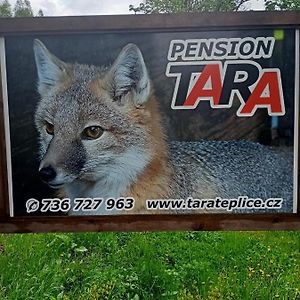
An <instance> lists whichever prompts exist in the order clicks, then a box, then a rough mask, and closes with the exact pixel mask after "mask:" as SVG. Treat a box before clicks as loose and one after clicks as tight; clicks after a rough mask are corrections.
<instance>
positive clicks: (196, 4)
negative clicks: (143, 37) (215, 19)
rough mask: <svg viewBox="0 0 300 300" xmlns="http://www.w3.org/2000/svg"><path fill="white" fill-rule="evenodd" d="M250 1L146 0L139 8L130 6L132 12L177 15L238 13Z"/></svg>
mask: <svg viewBox="0 0 300 300" xmlns="http://www.w3.org/2000/svg"><path fill="white" fill-rule="evenodd" d="M248 1H249V0H222V1H220V0H146V1H145V3H140V5H139V6H137V7H134V6H133V5H130V6H129V10H130V11H134V12H135V13H137V12H142V13H145V14H153V13H177V12H197V11H238V10H241V9H242V7H243V4H244V3H246V2H248Z"/></svg>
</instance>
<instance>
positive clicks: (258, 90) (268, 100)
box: [237, 70, 285, 117]
mask: <svg viewBox="0 0 300 300" xmlns="http://www.w3.org/2000/svg"><path fill="white" fill-rule="evenodd" d="M279 84H281V79H280V73H279V70H276V71H265V72H264V73H263V74H262V76H261V78H260V80H259V81H258V83H257V85H256V87H255V88H254V90H253V92H252V94H251V96H250V97H249V99H248V101H247V102H246V103H245V105H244V106H243V107H242V108H240V109H239V111H238V112H237V115H238V116H245V117H247V116H253V115H254V113H255V111H256V109H257V108H258V107H267V108H268V113H269V116H282V115H284V114H285V107H284V100H283V95H282V93H280V89H279V88H280V87H279ZM266 88H269V94H268V96H263V92H264V91H265V89H266Z"/></svg>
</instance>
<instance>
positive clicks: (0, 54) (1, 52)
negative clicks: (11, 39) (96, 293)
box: [0, 37, 14, 217]
mask: <svg viewBox="0 0 300 300" xmlns="http://www.w3.org/2000/svg"><path fill="white" fill-rule="evenodd" d="M0 65H1V83H2V96H3V112H4V129H5V144H6V166H7V179H8V197H9V215H10V216H11V217H13V216H14V206H13V187H12V170H11V146H10V132H9V128H10V126H9V111H8V97H7V79H6V59H5V39H4V37H0Z"/></svg>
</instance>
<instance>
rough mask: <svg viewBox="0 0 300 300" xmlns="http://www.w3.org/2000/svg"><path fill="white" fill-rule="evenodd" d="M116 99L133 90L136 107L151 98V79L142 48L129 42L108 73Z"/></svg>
mask: <svg viewBox="0 0 300 300" xmlns="http://www.w3.org/2000/svg"><path fill="white" fill-rule="evenodd" d="M108 81H109V84H110V86H111V89H112V92H113V96H114V99H120V97H122V96H123V95H125V94H127V93H128V92H131V98H132V101H133V103H134V105H135V106H136V107H141V106H143V104H145V103H146V101H147V100H148V98H149V94H150V80H149V77H148V72H147V68H146V65H145V62H144V59H143V56H142V53H141V51H140V49H139V48H138V47H137V46H136V45H134V44H128V45H127V46H125V47H124V48H123V49H122V51H121V52H120V54H119V56H118V58H117V59H116V61H115V62H114V64H113V65H112V67H111V70H110V72H109V73H108Z"/></svg>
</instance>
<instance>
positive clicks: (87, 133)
mask: <svg viewBox="0 0 300 300" xmlns="http://www.w3.org/2000/svg"><path fill="white" fill-rule="evenodd" d="M103 132H104V130H103V129H102V128H101V127H100V126H90V127H87V128H85V129H84V130H83V132H82V138H83V139H85V140H95V139H97V138H99V137H100V136H101V135H102V134H103Z"/></svg>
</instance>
